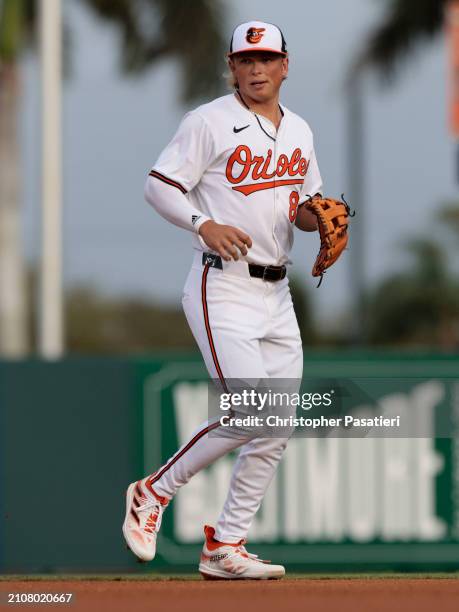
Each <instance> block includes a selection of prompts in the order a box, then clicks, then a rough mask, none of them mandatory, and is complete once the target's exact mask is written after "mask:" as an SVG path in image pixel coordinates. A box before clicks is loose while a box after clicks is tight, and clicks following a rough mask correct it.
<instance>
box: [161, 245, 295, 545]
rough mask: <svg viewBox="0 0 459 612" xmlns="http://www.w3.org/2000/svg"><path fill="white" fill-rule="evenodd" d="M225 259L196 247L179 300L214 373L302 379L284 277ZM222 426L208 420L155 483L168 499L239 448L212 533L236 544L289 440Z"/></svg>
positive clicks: (231, 376) (230, 376) (215, 375)
mask: <svg viewBox="0 0 459 612" xmlns="http://www.w3.org/2000/svg"><path fill="white" fill-rule="evenodd" d="M222 264H223V270H220V269H217V268H213V267H209V266H208V265H206V266H203V264H202V252H200V251H196V252H195V256H194V261H193V265H192V267H191V270H190V273H189V275H188V278H187V281H186V284H185V288H184V293H183V300H182V303H183V308H184V311H185V314H186V317H187V320H188V323H189V325H190V328H191V330H192V332H193V335H194V337H195V339H196V342H197V343H198V346H199V348H200V350H201V353H202V355H203V358H204V361H205V363H206V366H207V369H208V371H209V374H210V376H211V378H213V379H220V382H221V384H222V385H225V384H226V382H225V381H226V380H227V379H260V378H261V379H294V380H295V383H294V384H295V385H296V384H298V385H299V382H300V381H301V376H302V369H303V351H302V344H301V338H300V333H299V329H298V323H297V320H296V316H295V313H294V310H293V305H292V299H291V296H290V289H289V285H288V280H287V278H284V279H283V280H280V281H276V282H269V281H263V280H262V279H258V278H252V277H251V276H250V275H249V271H248V266H247V263H245V262H243V261H238V262H234V261H233V262H224V261H223V262H222ZM295 390H296V391H297V390H298V389H295ZM218 427H220V425H219V423H218V422H216V423H212V424H209V422H205V423H203V424H202V426H201V427H199V428H198V429H197V430H196V431H195V432H194V433H193V435H192V436H191V438H190V440H189V441H188V442H187V443H186V444H184V445H183V446H182V447H181V448H180V449H179V450H178V451H177V453H176V454H175V455H173V457H171V458H170V459H169V461H168V462H167V463H166V464H165V465H164V466H163V467H161V468H160V469H159V470H157V471H156V472H155V474H154V475H153V476H152V484H153V488H154V489H155V491H157V493H158V494H159V495H163V496H167V497H169V498H171V497H173V496H174V495H175V493H176V492H177V490H178V489H179V488H180V487H181V486H183V485H184V484H186V483H187V482H188V481H189V480H190V478H191V477H192V476H193V475H194V474H196V473H197V472H199V470H201V469H203V468H204V467H206V466H207V465H209V464H210V463H212V462H213V461H215V460H216V459H218V458H219V457H221V456H223V455H225V454H226V453H228V452H229V451H231V450H233V449H235V448H237V447H239V446H242V448H241V450H240V452H239V456H238V459H237V461H236V463H235V466H234V469H233V474H232V478H231V483H230V487H229V492H228V496H227V498H226V501H225V504H224V507H223V511H222V513H221V515H220V517H219V520H218V523H217V525H216V536H215V537H216V538H217V539H218V540H219V541H221V542H228V543H236V542H238V541H239V540H241V539H245V538H246V536H247V532H248V530H249V527H250V524H251V522H252V518H253V516H254V515H255V513H256V512H257V510H258V508H259V506H260V504H261V501H262V499H263V496H264V494H265V491H266V489H267V487H268V485H269V483H270V482H271V479H272V477H273V476H274V473H275V470H276V467H277V465H278V462H279V460H280V459H281V457H282V454H283V451H284V449H285V447H286V445H287V438H286V437H283V438H252V439H251V438H249V437H248V438H247V439H241V438H237V437H223V436H222V437H218V436H217V435H216V434H218V431H217V428H218ZM210 430H212V432H213V433H212V435H211V436H209V435H208V433H209V431H210ZM214 430H215V431H214Z"/></svg>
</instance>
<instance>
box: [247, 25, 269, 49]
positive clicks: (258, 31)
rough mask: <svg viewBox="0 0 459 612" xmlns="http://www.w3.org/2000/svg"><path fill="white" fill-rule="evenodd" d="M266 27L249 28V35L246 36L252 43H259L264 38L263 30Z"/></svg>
mask: <svg viewBox="0 0 459 612" xmlns="http://www.w3.org/2000/svg"><path fill="white" fill-rule="evenodd" d="M265 29H266V28H249V29H248V30H247V36H246V37H245V39H246V41H247V42H248V43H251V44H252V45H255V44H256V43H259V42H260V40H261V39H262V38H263V32H264V31H265Z"/></svg>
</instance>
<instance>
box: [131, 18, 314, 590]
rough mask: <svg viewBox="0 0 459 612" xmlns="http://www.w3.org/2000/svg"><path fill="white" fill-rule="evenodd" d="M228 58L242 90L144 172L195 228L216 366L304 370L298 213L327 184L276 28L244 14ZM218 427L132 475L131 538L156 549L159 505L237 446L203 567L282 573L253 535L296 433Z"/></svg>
mask: <svg viewBox="0 0 459 612" xmlns="http://www.w3.org/2000/svg"><path fill="white" fill-rule="evenodd" d="M228 65H229V68H230V70H231V76H232V79H233V83H234V91H233V92H232V93H230V94H229V95H226V96H223V97H221V98H218V99H216V100H213V101H211V102H209V103H208V104H204V105H202V106H200V107H199V108H197V109H196V110H193V111H191V112H189V113H188V114H187V115H186V116H185V117H184V119H183V121H182V123H181V124H180V126H179V128H178V131H177V133H176V134H175V136H174V137H173V139H172V141H171V142H170V144H169V145H168V146H167V147H166V148H165V149H164V151H163V152H162V153H161V155H160V157H159V159H158V161H157V162H156V163H155V165H154V166H153V169H152V170H151V172H150V174H149V177H148V179H147V182H146V186H145V197H146V199H147V201H148V202H149V203H150V204H151V205H152V206H153V207H154V208H155V209H156V211H157V212H158V213H159V214H160V215H162V216H163V217H164V218H165V219H167V220H168V221H170V222H171V223H174V224H175V225H178V226H179V227H181V228H183V229H185V230H188V231H189V232H191V234H192V236H193V247H194V256H193V261H192V265H191V269H190V272H189V274H188V278H187V280H186V284H185V288H184V292H183V300H182V303H183V308H184V311H185V314H186V317H187V320H188V323H189V325H190V328H191V330H192V332H193V335H194V337H195V339H196V342H197V344H198V345H199V348H200V350H201V353H202V356H203V358H204V361H205V363H206V366H207V369H208V371H209V375H210V377H211V378H212V379H215V380H218V381H219V384H220V385H221V387H222V388H223V389H225V390H227V389H228V388H229V384H228V381H231V380H234V379H239V380H240V379H247V378H250V379H255V380H260V379H272V380H274V379H290V380H294V381H300V380H301V377H302V366H303V353H302V343H301V338H300V332H299V329H298V324H297V320H296V317H295V313H294V310H293V305H292V300H291V296H290V290H289V283H288V278H287V275H286V272H287V265H288V264H289V263H290V262H289V258H288V256H289V252H290V250H291V248H292V243H293V232H294V225H296V226H297V227H298V228H299V229H301V230H304V231H315V230H316V229H317V225H316V217H315V216H314V215H313V214H312V213H311V212H310V211H309V210H307V209H306V206H303V204H304V203H305V202H306V201H307V200H308V199H310V198H311V197H312V196H314V195H315V194H319V193H320V192H321V186H322V180H321V177H320V173H319V169H318V165H317V161H316V156H315V153H314V145H313V137H312V133H311V130H310V128H309V126H308V124H307V123H306V122H305V121H304V120H303V119H301V118H300V117H299V116H298V115H296V114H294V113H293V112H291V111H290V110H288V109H287V108H285V106H283V105H281V104H279V90H280V88H281V85H282V82H283V81H284V80H285V79H286V78H287V74H288V66H289V58H288V54H287V48H286V42H285V39H284V37H283V35H282V32H281V31H280V29H279V28H278V27H277V26H275V25H273V24H270V23H263V22H260V21H251V22H249V23H243V24H241V25H239V26H237V27H236V29H235V30H234V32H233V36H232V38H231V43H230V48H229V53H228ZM191 409H192V406H190V410H191ZM218 428H221V424H220V422H219V421H216V422H206V423H204V424H203V425H202V426H201V427H199V428H198V429H197V430H196V431H195V432H193V433H192V435H191V437H190V439H189V441H188V442H187V443H186V444H184V445H183V446H182V447H181V448H180V449H179V450H178V451H177V453H176V454H175V455H173V456H172V457H171V458H170V459H169V460H168V461H167V463H166V464H164V465H163V466H161V467H159V468H158V469H157V471H156V472H155V473H153V474H151V475H148V476H146V477H145V478H143V479H141V480H139V481H137V482H134V483H132V484H131V485H129V488H128V490H127V494H126V495H127V502H126V517H125V521H124V524H123V533H124V537H125V539H126V542H127V544H128V546H129V548H130V549H131V550H132V552H133V553H134V554H135V555H137V557H138V558H139V559H141V560H144V561H148V560H151V559H153V558H154V556H155V552H156V537H157V533H158V531H159V528H160V525H161V517H162V513H163V511H164V510H165V509H166V507H167V505H168V503H169V501H170V500H171V499H172V498H173V497H174V495H175V494H176V492H177V491H178V489H179V488H180V487H181V486H183V485H185V484H186V483H187V482H188V481H189V480H190V478H191V477H192V476H193V475H194V474H196V473H197V472H199V470H202V469H203V468H205V467H206V466H207V465H209V464H211V463H212V462H213V461H216V460H217V459H218V458H219V457H221V456H222V455H224V454H226V453H228V452H229V451H231V450H233V449H235V448H238V447H241V448H240V452H239V455H238V459H237V461H236V463H235V466H234V470H233V474H232V477H231V482H230V484H229V491H228V496H227V498H226V501H225V504H224V507H223V510H222V512H221V515H220V517H219V519H218V521H217V523H216V525H215V527H211V526H205V527H204V534H205V543H204V548H203V552H202V555H201V561H200V565H199V570H200V572H201V574H202V575H203V576H204V577H205V578H226V579H236V578H259V579H266V578H281V577H282V576H283V575H284V574H285V570H284V568H283V567H282V566H281V565H272V564H268V563H266V562H263V561H262V560H259V559H258V558H257V556H256V555H253V554H249V553H248V552H247V551H246V549H245V547H244V544H245V542H246V537H247V533H248V531H249V528H250V524H251V522H252V519H253V516H254V515H255V513H256V512H257V510H258V508H259V506H260V503H261V501H262V499H263V496H264V494H265V491H266V489H267V487H268V485H269V483H270V481H271V479H272V477H273V475H274V473H275V470H276V468H277V465H278V463H279V461H280V459H281V457H282V454H283V452H284V449H285V447H286V444H287V437H277V438H273V437H270V438H261V437H249V436H248V437H247V438H245V439H244V438H243V437H242V438H241V437H238V436H224V435H221V436H219V435H218ZM210 432H212V435H209V434H210Z"/></svg>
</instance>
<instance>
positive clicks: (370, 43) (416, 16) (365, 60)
mask: <svg viewBox="0 0 459 612" xmlns="http://www.w3.org/2000/svg"><path fill="white" fill-rule="evenodd" d="M385 2H386V5H387V10H386V12H385V15H384V17H383V19H382V21H381V23H380V24H378V25H377V26H376V28H375V29H374V31H373V32H372V33H371V34H370V36H369V38H368V40H367V42H366V43H365V45H364V46H363V48H362V50H361V51H360V53H359V54H358V56H357V60H356V62H355V64H354V66H353V69H352V72H358V71H360V70H361V69H363V68H367V67H368V68H375V69H376V70H378V71H379V73H380V75H381V76H382V77H383V78H385V79H386V80H388V81H391V80H392V79H393V77H394V76H395V73H396V67H397V65H398V64H399V60H401V59H406V58H408V57H409V55H411V54H412V53H414V52H415V51H416V49H418V48H419V47H420V46H421V43H424V42H426V41H429V40H431V39H433V38H434V36H435V35H436V34H438V33H440V32H441V30H442V27H443V23H444V21H445V13H446V11H445V9H446V6H447V5H448V4H449V2H450V0H385Z"/></svg>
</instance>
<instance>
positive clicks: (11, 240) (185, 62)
mask: <svg viewBox="0 0 459 612" xmlns="http://www.w3.org/2000/svg"><path fill="white" fill-rule="evenodd" d="M75 1H79V2H80V3H82V4H85V5H86V6H88V7H89V8H90V9H92V10H93V11H95V13H96V14H97V15H98V16H99V17H100V18H102V19H103V20H104V21H105V22H110V23H112V24H113V25H114V26H115V27H116V28H117V30H118V31H119V34H120V41H119V42H120V50H121V53H120V68H121V69H122V71H123V72H126V73H138V72H140V71H143V70H145V69H147V68H149V67H150V66H151V65H153V64H154V63H156V62H158V61H159V60H161V59H163V58H165V57H175V58H177V60H178V63H179V66H180V68H181V74H182V78H181V97H182V99H183V100H186V101H190V100H192V99H196V98H199V97H201V96H206V97H207V96H212V95H215V93H216V92H217V91H218V90H219V88H220V82H221V79H220V78H219V72H220V61H221V57H222V56H223V48H224V44H223V39H222V34H221V27H222V23H223V19H222V17H223V16H222V8H221V4H220V2H218V0H193V2H190V1H188V0H75ZM38 5H39V2H38V0H0V355H4V356H20V355H22V354H24V353H25V352H26V349H27V333H26V323H25V320H26V315H25V312H26V308H25V304H24V288H23V285H24V266H23V258H22V253H21V247H20V244H21V241H20V206H19V202H20V190H19V185H20V183H21V182H22V181H21V179H20V175H21V173H20V162H19V144H18V141H19V132H18V123H19V121H18V113H19V108H20V104H19V100H20V89H19V80H20V79H19V70H20V59H21V57H22V53H23V51H24V50H25V49H26V48H27V47H31V46H33V45H34V44H35V42H36V39H37V36H36V30H37V16H38V15H37V13H38ZM66 29H68V28H66Z"/></svg>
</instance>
